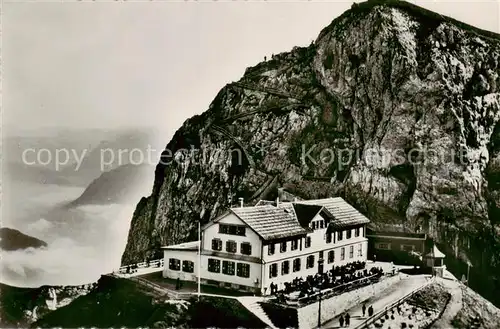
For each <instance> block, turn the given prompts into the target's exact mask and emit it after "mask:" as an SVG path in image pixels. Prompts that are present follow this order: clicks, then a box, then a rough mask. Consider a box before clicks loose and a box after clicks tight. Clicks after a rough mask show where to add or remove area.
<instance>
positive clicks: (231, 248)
mask: <svg viewBox="0 0 500 329" xmlns="http://www.w3.org/2000/svg"><path fill="white" fill-rule="evenodd" d="M236 248H237V247H236V241H231V240H229V241H226V251H227V252H232V253H235V252H236Z"/></svg>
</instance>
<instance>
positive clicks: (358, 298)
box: [297, 275, 401, 329]
mask: <svg viewBox="0 0 500 329" xmlns="http://www.w3.org/2000/svg"><path fill="white" fill-rule="evenodd" d="M399 280H401V276H399V275H396V276H393V277H389V278H385V279H383V280H382V281H380V282H378V283H375V284H371V285H369V286H366V287H362V288H359V289H356V290H353V291H351V292H348V293H344V294H341V295H338V296H333V297H330V298H328V299H324V300H322V301H321V323H322V324H323V323H325V322H327V321H330V320H331V319H333V318H334V317H335V316H337V315H338V314H340V313H342V312H344V311H345V310H348V309H350V308H351V307H354V306H356V305H358V304H360V303H361V302H363V301H364V300H366V299H368V298H370V297H373V296H375V295H377V294H379V293H380V292H382V291H384V290H386V289H387V288H389V287H390V286H392V285H393V284H395V283H396V282H398V281H399ZM318 303H319V302H315V303H312V304H309V305H307V306H304V307H301V308H299V309H298V310H297V315H298V318H299V328H300V329H309V328H316V327H317V326H318Z"/></svg>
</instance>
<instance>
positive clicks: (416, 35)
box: [122, 1, 500, 292]
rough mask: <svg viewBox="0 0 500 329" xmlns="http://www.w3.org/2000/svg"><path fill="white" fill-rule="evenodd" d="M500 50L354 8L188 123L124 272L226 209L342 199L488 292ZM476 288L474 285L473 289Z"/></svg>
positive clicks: (499, 261)
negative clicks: (410, 236)
mask: <svg viewBox="0 0 500 329" xmlns="http://www.w3.org/2000/svg"><path fill="white" fill-rule="evenodd" d="M499 62H500V37H499V36H498V35H496V34H494V33H491V32H486V31H481V30H479V29H476V28H474V27H471V26H468V25H466V24H464V23H461V22H457V21H455V20H453V19H451V18H447V17H443V16H441V15H439V14H436V13H433V12H430V11H427V10H424V9H422V8H419V7H417V6H414V5H412V4H409V3H406V2H400V1H369V2H366V3H362V4H358V5H356V4H355V5H353V7H352V8H351V10H349V11H347V12H346V13H344V14H343V15H342V16H340V17H339V18H337V19H335V20H334V21H333V22H332V23H331V25H329V26H328V27H326V28H325V29H324V30H323V31H321V33H320V35H319V37H318V38H317V40H316V41H315V42H314V43H313V44H311V45H310V46H309V47H305V48H294V49H293V50H292V51H291V52H289V53H283V54H279V55H276V56H273V58H272V59H270V60H268V61H265V62H263V63H260V64H258V65H257V66H255V67H252V68H249V69H247V71H246V72H245V75H244V76H243V77H242V78H241V80H239V81H238V82H233V83H230V84H228V85H226V86H225V87H224V88H223V89H222V90H221V91H220V92H219V93H218V95H217V96H216V97H215V99H214V101H213V102H212V104H211V105H210V107H209V109H208V111H206V112H204V113H203V114H202V115H199V116H195V117H193V118H191V119H189V120H187V121H186V122H185V123H184V124H183V126H182V127H181V128H180V129H179V130H178V131H177V132H176V134H175V135H174V137H173V139H172V140H171V141H170V143H168V145H167V147H166V150H165V152H164V153H163V156H162V161H161V163H160V164H159V165H158V166H157V168H156V173H155V182H154V187H153V191H152V194H151V196H149V197H148V198H143V199H142V200H141V201H140V202H139V204H138V206H137V209H136V212H135V214H134V217H133V219H132V224H131V229H130V233H129V239H128V243H127V247H126V250H125V252H124V254H123V257H122V262H123V263H124V264H127V263H132V262H135V261H141V260H143V259H144V258H145V257H146V256H149V255H151V254H153V253H155V252H156V250H157V248H158V247H160V246H161V245H165V244H171V243H176V242H180V241H185V240H188V239H191V238H195V237H196V226H197V224H196V222H197V221H198V220H201V221H202V222H203V223H204V222H207V221H208V220H209V219H211V218H214V217H215V216H216V215H217V214H219V213H220V212H221V211H222V210H223V209H224V208H225V207H228V206H229V205H230V200H231V199H232V200H237V198H238V197H243V198H244V199H245V202H247V203H252V202H255V201H256V200H258V199H261V198H266V197H274V196H275V195H274V193H276V192H275V190H276V187H277V186H284V187H286V188H287V189H288V190H290V192H292V193H295V194H297V195H299V196H301V197H304V198H312V197H323V196H333V195H340V196H343V197H344V198H346V199H347V200H348V201H349V202H350V203H352V204H353V205H355V206H356V207H357V208H358V209H360V210H361V211H363V212H364V213H365V214H366V215H367V216H368V217H369V218H370V219H372V220H373V221H374V222H375V223H399V224H404V225H405V226H407V227H409V228H416V227H420V228H422V229H423V230H425V231H426V232H428V233H429V235H430V236H431V237H433V238H434V239H435V240H436V241H437V242H438V243H439V244H440V246H441V249H443V250H444V251H446V253H447V255H448V256H449V257H450V259H454V260H456V261H457V262H456V264H455V263H453V264H452V266H451V267H452V270H454V271H455V272H457V273H460V275H461V272H462V271H463V270H464V269H463V267H462V266H463V264H462V263H460V260H462V259H465V258H469V259H470V260H471V261H472V263H473V265H474V267H473V269H472V271H471V281H473V278H474V277H476V279H477V280H478V282H479V281H481V280H482V282H481V283H482V285H483V287H485V288H484V290H485V291H486V292H487V291H488V290H489V291H495V289H496V291H498V289H499V288H500V286H499V282H498V276H500V275H499V274H498V273H500V256H499V253H498V250H500V241H499V240H500V238H499V237H500V210H499V209H500V208H499V206H500V183H499V180H498V177H499V175H500V125H499V124H498V121H499V115H500V113H499V110H500V90H499V87H500V76H499V71H500V66H499ZM471 284H472V282H471Z"/></svg>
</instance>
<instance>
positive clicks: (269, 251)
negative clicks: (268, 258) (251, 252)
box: [267, 243, 274, 255]
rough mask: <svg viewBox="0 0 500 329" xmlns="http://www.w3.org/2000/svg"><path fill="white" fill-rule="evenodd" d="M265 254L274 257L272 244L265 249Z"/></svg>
mask: <svg viewBox="0 0 500 329" xmlns="http://www.w3.org/2000/svg"><path fill="white" fill-rule="evenodd" d="M267 253H268V255H274V243H272V244H270V245H269V246H268V247H267Z"/></svg>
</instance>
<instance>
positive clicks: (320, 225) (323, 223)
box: [319, 220, 325, 228]
mask: <svg viewBox="0 0 500 329" xmlns="http://www.w3.org/2000/svg"><path fill="white" fill-rule="evenodd" d="M324 227H325V221H324V220H322V221H321V222H319V228H324Z"/></svg>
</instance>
